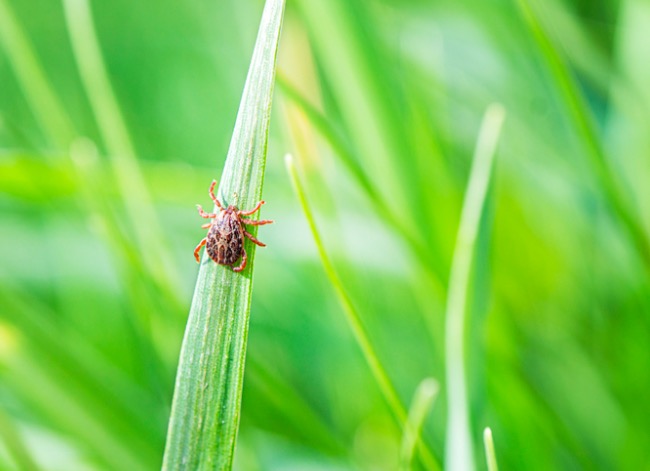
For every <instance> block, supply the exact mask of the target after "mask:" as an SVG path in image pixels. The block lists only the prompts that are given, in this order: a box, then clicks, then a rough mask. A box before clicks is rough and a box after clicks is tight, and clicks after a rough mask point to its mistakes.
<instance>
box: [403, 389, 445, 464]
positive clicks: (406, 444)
mask: <svg viewBox="0 0 650 471" xmlns="http://www.w3.org/2000/svg"><path fill="white" fill-rule="evenodd" d="M439 390H440V386H439V385H438V382H437V381H436V380H435V379H433V378H425V379H424V380H422V382H421V383H420V384H419V385H418V388H417V389H416V391H415V395H414V397H413V402H412V404H411V408H410V409H409V413H408V418H407V420H406V424H405V426H404V435H403V437H402V448H401V453H400V470H401V471H409V470H410V469H412V462H413V453H414V452H415V445H416V444H417V442H418V440H419V439H420V433H421V431H422V426H423V424H424V419H425V418H426V416H427V414H428V413H429V411H430V410H431V407H432V406H433V401H435V399H436V397H437V396H438V391H439Z"/></svg>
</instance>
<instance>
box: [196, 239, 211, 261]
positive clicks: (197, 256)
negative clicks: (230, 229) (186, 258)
mask: <svg viewBox="0 0 650 471" xmlns="http://www.w3.org/2000/svg"><path fill="white" fill-rule="evenodd" d="M207 242H208V238H207V237H204V238H203V240H202V241H201V242H199V245H197V246H196V248H195V249H194V258H195V259H196V263H199V262H200V261H201V259H200V258H199V250H201V247H203V246H204V245H205V244H206V243H207Z"/></svg>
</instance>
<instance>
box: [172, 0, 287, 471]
mask: <svg viewBox="0 0 650 471" xmlns="http://www.w3.org/2000/svg"><path fill="white" fill-rule="evenodd" d="M283 12H284V0H268V1H267V2H266V6H265V8H264V14H263V16H262V21H261V24H260V29H259V33H258V36H257V41H256V44H255V50H254V52H253V58H252V60H251V65H250V68H249V71H248V77H247V79H246V85H245V88H244V93H243V96H242V100H241V104H240V107H239V113H238V115H237V121H236V123H235V130H234V132H233V137H232V140H231V143H230V149H229V150H228V157H227V159H226V164H225V168H224V172H223V174H222V177H221V183H220V186H219V196H220V197H221V198H222V201H225V202H226V203H230V202H232V201H233V198H236V199H237V204H238V205H239V206H240V207H243V208H248V207H252V205H253V204H254V202H256V201H257V200H259V199H260V198H261V195H262V183H263V177H264V167H265V163H266V149H267V140H268V129H269V121H270V115H271V100H272V95H273V83H274V73H275V57H276V53H277V48H278V42H279V38H280V30H281V26H282V16H283ZM206 183H207V179H206ZM235 195H236V196H235ZM253 235H255V232H254V233H253ZM254 248H255V246H254V245H253V244H252V243H250V242H249V241H247V242H246V251H247V252H248V266H247V268H246V269H245V270H244V271H243V272H242V273H235V272H233V271H232V269H230V268H229V267H224V266H220V265H216V264H215V263H214V262H212V261H211V260H210V258H209V257H206V256H205V255H204V257H203V261H202V263H201V267H200V270H199V276H198V279H197V282H196V289H195V291H194V299H193V300H192V307H191V308H190V315H189V319H188V322H187V327H186V330H185V338H184V339H183V345H182V347H181V356H180V362H179V366H178V372H177V376H176V388H175V391H174V400H173V404H172V412H171V417H170V421H169V429H168V435H167V445H166V449H165V456H164V462H163V469H164V470H180V469H219V470H221V469H230V468H231V467H232V462H233V456H234V451H235V442H236V438H237V428H238V425H239V414H240V406H241V394H242V383H243V377H244V361H245V356H246V341H247V337H248V321H249V314H250V301H251V288H252V273H253V266H254V255H255V249H254Z"/></svg>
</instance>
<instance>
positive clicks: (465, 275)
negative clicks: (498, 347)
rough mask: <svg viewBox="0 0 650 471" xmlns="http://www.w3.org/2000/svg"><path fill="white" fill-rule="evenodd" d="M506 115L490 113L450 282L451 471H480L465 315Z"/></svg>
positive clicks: (492, 110) (485, 121)
mask: <svg viewBox="0 0 650 471" xmlns="http://www.w3.org/2000/svg"><path fill="white" fill-rule="evenodd" d="M504 116H505V111H504V109H503V108H502V107H501V106H500V105H491V106H490V107H489V108H488V109H487V111H486V112H485V117H484V119H483V124H482V125H481V130H480V132H479V137H478V141H477V144H476V152H475V154H474V161H473V164H472V170H471V173H470V177H469V183H468V185H467V191H466V193H465V201H464V203H463V209H462V212H461V216H460V225H459V228H458V236H457V239H456V247H455V249H454V256H453V259H452V265H451V274H450V277H449V294H448V296H447V312H446V316H445V318H446V329H445V335H446V338H445V340H446V345H445V346H446V352H447V356H446V366H447V400H448V403H449V412H448V419H447V437H446V439H447V444H446V452H445V453H446V455H445V463H446V466H447V468H448V469H450V470H454V471H471V470H473V469H474V468H475V466H474V459H473V457H472V456H473V446H472V439H471V432H470V418H469V412H468V398H467V386H466V384H465V355H464V348H465V342H464V340H463V339H464V335H465V310H466V306H467V298H468V295H469V293H468V287H469V281H470V272H471V268H472V261H473V258H474V248H475V245H476V239H477V236H478V229H479V224H480V222H481V216H482V214H483V208H484V206H485V197H486V195H487V190H488V186H489V183H490V175H491V173H492V162H493V160H494V154H495V152H496V146H497V142H498V140H499V134H500V132H501V125H502V124H503V119H504Z"/></svg>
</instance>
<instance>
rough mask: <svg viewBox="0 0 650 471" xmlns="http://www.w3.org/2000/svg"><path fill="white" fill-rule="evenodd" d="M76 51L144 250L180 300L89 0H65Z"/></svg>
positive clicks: (165, 288)
mask: <svg viewBox="0 0 650 471" xmlns="http://www.w3.org/2000/svg"><path fill="white" fill-rule="evenodd" d="M63 6H64V12H65V17H66V21H67V25H68V31H69V33H70V41H71V44H72V50H73V52H74V57H75V59H76V61H77V66H78V68H79V73H80V75H81V81H82V83H83V85H84V88H85V90H86V93H87V94H88V98H89V100H90V104H91V106H92V109H93V112H94V114H95V117H96V119H97V122H98V125H99V130H100V132H101V135H102V138H103V140H104V144H105V145H106V149H107V151H108V154H109V157H110V162H111V165H112V169H113V173H114V176H115V180H116V182H117V185H118V188H119V190H120V195H121V197H122V202H123V204H124V207H125V209H126V212H127V214H128V216H129V219H130V222H131V227H132V229H133V231H134V233H135V236H136V239H137V241H138V246H139V248H140V252H141V256H142V257H143V258H144V260H145V263H146V264H147V266H148V268H149V271H150V274H151V276H152V277H153V278H154V279H155V280H156V281H157V282H158V283H159V285H160V286H161V288H162V292H163V293H164V295H165V296H171V297H172V301H173V302H175V303H176V304H177V305H179V306H180V302H178V300H177V298H176V295H177V293H178V290H177V288H176V287H177V286H179V283H178V281H177V280H176V275H175V273H176V271H175V270H174V268H173V264H172V262H171V260H170V257H169V251H168V250H167V249H166V247H165V244H164V242H163V237H162V235H161V234H163V231H162V226H161V224H160V223H159V221H158V218H157V216H156V211H155V208H154V206H153V203H152V201H151V196H150V195H149V191H148V190H147V185H146V182H145V179H144V177H143V175H142V171H141V169H140V166H139V164H138V160H137V156H136V151H135V147H134V145H133V143H132V142H131V138H130V137H129V132H128V130H127V128H126V124H125V123H124V118H123V117H122V114H121V112H120V108H119V105H118V101H117V98H116V97H115V93H114V92H113V88H112V86H111V82H110V79H109V75H108V72H107V70H106V67H105V65H104V62H103V61H102V54H101V50H100V47H99V43H98V40H97V34H96V33H95V28H94V26H93V20H92V15H91V11H90V7H89V5H88V1H87V0H63Z"/></svg>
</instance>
